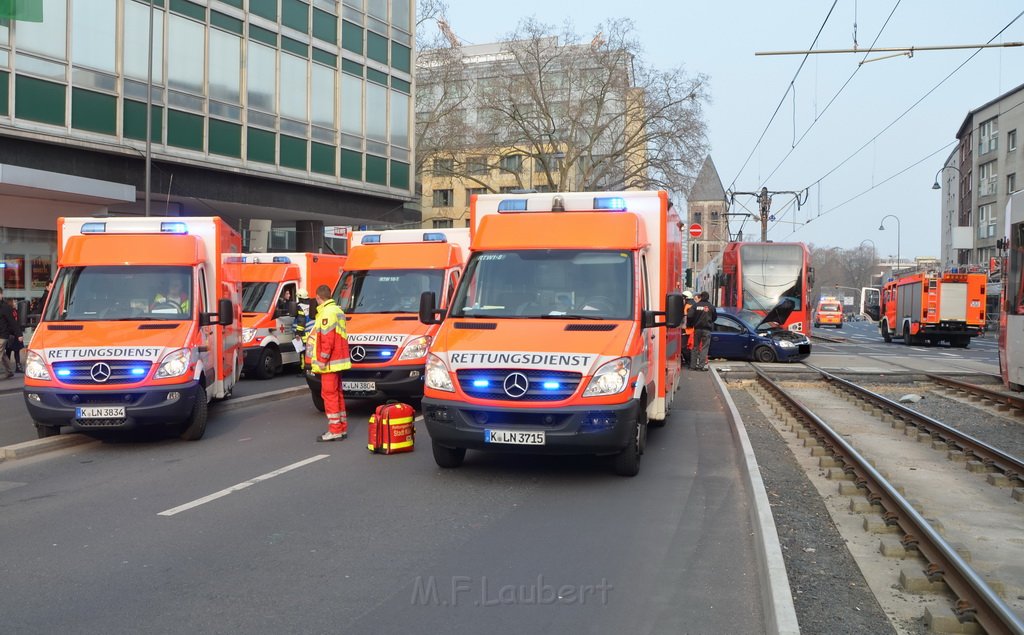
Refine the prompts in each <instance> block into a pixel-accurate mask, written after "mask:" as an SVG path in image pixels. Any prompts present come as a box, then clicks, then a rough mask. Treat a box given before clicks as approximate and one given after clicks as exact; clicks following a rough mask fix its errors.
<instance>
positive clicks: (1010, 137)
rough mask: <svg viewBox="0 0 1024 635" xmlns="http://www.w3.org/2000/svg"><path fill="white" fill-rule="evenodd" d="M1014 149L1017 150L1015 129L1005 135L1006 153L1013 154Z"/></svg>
mask: <svg viewBox="0 0 1024 635" xmlns="http://www.w3.org/2000/svg"><path fill="white" fill-rule="evenodd" d="M1016 149H1017V129H1016V128H1014V129H1013V130H1011V131H1009V132H1007V133H1006V151H1007V152H1013V151H1014V150H1016Z"/></svg>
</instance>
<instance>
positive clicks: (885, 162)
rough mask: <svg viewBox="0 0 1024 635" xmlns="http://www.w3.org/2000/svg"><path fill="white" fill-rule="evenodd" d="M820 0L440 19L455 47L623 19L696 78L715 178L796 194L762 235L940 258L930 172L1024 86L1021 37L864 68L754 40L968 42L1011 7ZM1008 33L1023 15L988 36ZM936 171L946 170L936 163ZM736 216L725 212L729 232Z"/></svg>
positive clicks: (638, 1)
mask: <svg viewBox="0 0 1024 635" xmlns="http://www.w3.org/2000/svg"><path fill="white" fill-rule="evenodd" d="M832 7H833V4H832V0H817V1H814V2H811V1H809V0H804V1H801V2H797V1H794V0H772V1H769V2H766V1H764V0H718V1H711V2H693V1H692V0H633V1H632V2H623V1H622V0H619V1H617V2H613V1H610V0H564V1H562V2H551V1H550V0H515V1H513V2H507V3H506V2H480V1H479V0H448V17H449V24H450V26H451V28H452V30H453V31H454V32H455V33H456V35H457V36H458V37H459V38H460V39H461V40H462V41H463V42H464V43H467V44H485V43H489V42H495V41H500V40H502V39H504V37H505V36H507V35H508V34H509V33H510V32H511V31H512V30H513V29H514V27H515V26H516V24H517V23H518V22H519V21H520V20H522V19H524V18H527V17H535V18H537V19H538V20H540V21H542V22H543V23H545V24H550V25H552V27H556V28H553V31H557V27H558V26H560V25H562V24H563V23H565V22H566V21H569V22H571V23H572V25H573V27H574V29H575V31H576V32H577V33H579V34H581V35H585V36H586V37H587V38H588V39H589V37H590V36H591V35H592V34H593V33H595V32H596V29H597V25H598V24H600V23H601V22H603V21H605V20H606V19H608V18H621V17H628V18H631V19H632V20H633V21H634V23H635V25H636V34H637V35H638V36H639V37H640V39H641V40H642V41H643V42H644V44H643V46H644V51H643V58H644V59H645V60H646V62H647V63H648V64H649V65H651V66H654V67H656V68H660V69H665V70H667V69H671V68H675V67H678V66H683V67H684V68H685V69H686V71H687V72H688V73H690V74H696V73H702V74H705V75H707V76H708V79H709V82H710V93H711V103H709V104H708V105H707V106H706V110H705V118H706V121H707V125H708V143H709V145H710V154H711V157H712V159H713V160H714V162H715V165H716V167H717V168H718V172H719V176H720V177H721V179H722V185H723V187H725V188H726V189H727V190H732V191H737V192H740V191H744V192H751V191H757V190H760V188H761V187H762V186H767V187H768V189H769V190H773V191H804V190H806V200H805V201H804V202H803V203H802V204H801V205H800V206H799V209H797V206H796V205H795V204H794V203H793V197H792V196H790V195H784V194H780V195H777V196H775V197H774V200H773V205H772V212H773V214H775V215H776V217H777V219H778V220H777V222H775V223H769V231H768V239H769V240H774V241H779V242H782V241H802V242H806V243H812V244H814V245H816V246H820V247H842V248H846V249H853V248H857V247H859V246H861V245H864V246H865V247H871V246H872V245H873V246H874V247H876V249H877V252H878V253H879V255H882V256H888V255H891V256H896V255H897V252H899V255H900V256H901V257H902V258H903V259H909V258H913V257H915V256H934V257H939V255H940V242H941V230H940V214H941V207H940V205H941V201H940V195H941V193H940V192H939V191H936V190H932V189H931V186H932V184H933V183H934V182H935V178H936V172H937V171H938V170H939V169H941V168H942V166H943V164H944V162H945V160H946V158H947V157H948V156H949V154H950V152H952V150H953V149H954V147H955V145H954V144H955V141H956V132H957V130H958V129H959V128H960V125H961V124H962V123H963V121H964V118H965V117H966V116H967V113H968V112H969V111H971V110H972V109H974V108H977V107H979V106H981V105H982V104H984V103H986V102H988V101H990V100H992V99H994V98H996V97H997V96H999V95H1001V94H1002V93H1004V92H1006V91H1008V90H1010V89H1012V88H1015V87H1017V86H1019V85H1021V84H1024V47H1015V48H993V49H982V50H981V51H980V52H977V49H961V50H947V51H919V52H915V53H914V55H913V56H912V57H910V58H908V57H906V56H898V57H894V58H892V59H885V60H878V61H873V62H869V63H866V64H863V65H859V62H860V61H861V60H862V59H864V58H865V54H864V53H859V54H853V53H849V54H835V55H810V56H807V59H806V61H804V56H803V55H783V56H755V52H764V51H805V50H808V49H809V48H811V43H812V42H813V41H814V39H815V36H816V35H817V34H818V32H819V30H820V31H821V34H820V36H818V42H817V45H816V46H815V47H814V48H817V49H848V48H853V45H854V33H855V32H856V41H857V44H858V48H860V49H864V48H867V47H869V46H870V45H871V44H872V42H874V41H875V38H876V37H877V38H878V39H877V42H876V43H875V46H877V47H896V46H936V45H964V44H968V45H969V44H982V43H985V42H988V41H989V40H990V39H992V38H993V36H996V34H997V33H999V31H1000V30H1002V29H1003V28H1004V27H1006V26H1007V24H1009V23H1011V21H1013V20H1014V18H1016V17H1017V16H1018V14H1019V13H1021V11H1022V10H1024V5H1022V4H1021V3H1020V1H1019V0H985V1H983V2H963V1H962V0H960V1H947V0H900V1H897V0H836V3H835V6H834V8H832ZM894 7H895V11H894ZM830 9H831V15H829V13H830ZM890 14H891V18H890V17H889V16H890ZM826 16H828V18H827V20H826ZM887 19H888V23H886V21H887ZM823 24H824V27H822V25H823ZM855 24H856V30H855V26H854V25H855ZM883 25H884V29H883ZM429 27H430V25H423V26H422V27H421V28H422V29H423V30H426V29H428V28H429ZM879 33H880V34H879ZM1022 41H1024V16H1022V17H1020V18H1019V19H1017V20H1016V21H1015V22H1013V23H1012V24H1011V25H1010V26H1009V28H1007V29H1006V30H1005V31H1003V32H1002V35H1000V36H998V37H996V39H995V40H993V43H999V42H1022ZM975 52H977V54H976V55H974V57H973V58H972V59H970V61H967V62H966V64H964V65H963V67H962V68H960V69H959V70H956V69H957V67H959V66H960V65H961V64H963V63H964V62H965V60H967V59H968V58H969V57H970V56H971V55H972V54H974V53H975ZM878 56H880V54H874V55H870V56H868V58H869V59H870V58H872V57H878ZM801 62H803V67H802V69H800V70H799V73H798V72H797V71H798V68H799V67H800V65H801ZM855 71H856V74H854V72H855ZM951 73H952V75H951V76H950V77H949V78H948V79H945V78H946V77H947V76H949V75H950V74H951ZM851 75H853V77H852V79H850V77H851ZM794 77H795V78H796V79H795V81H794ZM944 79H945V81H944V82H943V80H944ZM847 80H849V83H848V84H847V85H846V87H845V89H843V90H842V92H840V93H839V94H838V97H835V100H834V101H833V102H832V103H831V105H830V106H827V105H828V104H829V102H830V101H831V100H832V99H833V96H835V95H836V93H837V92H838V91H839V90H840V88H841V87H842V86H843V84H844V83H846V82H847ZM940 82H943V83H941V84H940ZM791 83H792V85H793V88H792V89H790V90H788V91H787V89H789V87H790V84H791ZM919 100H920V103H918V104H917V105H916V106H914V104H915V102H918V101H919ZM780 102H781V103H782V106H781V107H780V108H779V109H778V114H777V115H776V116H775V118H774V120H773V121H771V124H770V125H769V121H770V120H772V114H773V112H775V111H776V108H777V107H779V104H780ZM826 106H827V107H826ZM912 106H913V108H911V107H912ZM908 109H910V110H909V112H907V111H908ZM904 113H905V114H904ZM901 115H902V117H901ZM883 131H884V132H883ZM1000 132H1001V133H1005V131H1003V130H1000ZM762 133H763V134H764V137H763V139H762V140H761V141H760V143H758V138H759V137H761V136H762ZM797 141H798V142H797ZM794 142H797V143H796V144H795V147H794ZM748 157H749V160H748ZM950 175H952V176H955V175H956V173H955V172H954V171H952V170H947V171H946V175H945V176H950ZM1000 177H1001V178H1004V175H1000ZM1003 182H1004V183H1005V180H1004V181H1003ZM736 203H737V204H736V206H734V208H733V210H732V211H734V212H736V211H744V210H743V208H742V207H741V206H740V204H742V205H745V206H746V207H747V208H748V209H749V210H751V211H756V210H757V205H756V202H755V201H754V200H753V199H752V198H750V197H746V196H737V197H736ZM888 214H892V215H894V216H896V217H897V218H898V219H899V220H898V221H895V222H894V221H893V219H891V218H890V219H887V220H886V221H885V223H884V224H885V228H886V229H885V230H884V231H879V229H878V228H879V224H880V223H881V222H882V218H883V217H885V216H886V215H888ZM739 220H740V219H738V218H733V219H732V221H733V227H732V230H733V231H735V230H736V229H737V228H738V226H739ZM897 228H898V231H897ZM759 231H760V228H759V226H758V223H756V222H753V221H748V222H746V223H745V225H744V226H743V233H744V235H745V236H746V237H747V238H750V237H751V236H757V235H758V234H759ZM897 234H899V236H898V237H899V241H898V242H899V244H898V245H897ZM865 241H871V242H865Z"/></svg>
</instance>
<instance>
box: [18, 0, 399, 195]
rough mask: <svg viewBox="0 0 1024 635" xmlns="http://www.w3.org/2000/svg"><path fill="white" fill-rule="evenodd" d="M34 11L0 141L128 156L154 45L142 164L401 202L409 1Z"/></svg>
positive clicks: (261, 1)
mask: <svg viewBox="0 0 1024 635" xmlns="http://www.w3.org/2000/svg"><path fill="white" fill-rule="evenodd" d="M38 1H39V2H40V4H41V9H42V21H24V20H0V132H2V128H4V127H6V128H9V129H14V130H16V131H18V132H19V133H23V134H31V135H36V136H39V137H42V138H44V139H46V138H47V137H49V138H53V137H59V138H60V139H61V142H62V143H68V144H71V145H77V146H81V147H85V148H89V149H93V150H101V151H106V152H114V153H118V152H120V153H124V154H128V155H131V156H132V157H134V158H138V157H139V156H141V154H142V152H143V151H144V148H145V136H146V98H147V88H148V70H149V69H147V59H148V55H149V46H150V41H152V58H153V64H152V110H151V115H152V134H151V141H152V152H153V157H154V158H155V159H160V160H162V161H173V162H184V163H189V164H193V165H197V166H200V167H207V168H210V169H219V170H224V169H227V170H231V171H235V172H239V173H242V174H250V175H254V176H271V177H274V178H283V179H288V180H293V179H294V180H296V181H300V182H303V183H309V184H313V185H317V186H327V187H336V188H338V189H343V190H350V191H356V192H365V193H370V194H375V195H378V196H384V197H390V198H394V199H404V200H409V199H410V198H411V194H412V187H413V178H412V175H411V173H410V164H411V163H412V148H413V146H412V121H413V120H412V116H413V104H412V82H413V77H412V74H411V69H412V51H413V24H414V15H413V11H414V3H413V0H344V1H341V2H339V1H335V0H153V1H152V3H150V2H146V1H140V0H38ZM151 7H152V10H153V31H152V40H150V36H149V33H150V31H149V24H150V8H151Z"/></svg>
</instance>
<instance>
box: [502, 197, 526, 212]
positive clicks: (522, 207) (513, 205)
mask: <svg viewBox="0 0 1024 635" xmlns="http://www.w3.org/2000/svg"><path fill="white" fill-rule="evenodd" d="M498 211H499V212H525V211H526V199H525V198H506V199H505V200H503V201H501V202H500V203H498Z"/></svg>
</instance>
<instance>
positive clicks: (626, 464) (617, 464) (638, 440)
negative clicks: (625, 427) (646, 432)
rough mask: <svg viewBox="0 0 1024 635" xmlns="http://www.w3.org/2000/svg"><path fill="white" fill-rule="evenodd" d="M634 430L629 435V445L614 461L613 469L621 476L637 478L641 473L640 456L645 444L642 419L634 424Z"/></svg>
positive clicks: (638, 418)
mask: <svg viewBox="0 0 1024 635" xmlns="http://www.w3.org/2000/svg"><path fill="white" fill-rule="evenodd" d="M632 427H633V430H632V433H631V434H630V435H629V444H628V445H626V447H625V448H623V450H622V452H619V453H618V454H616V455H615V457H614V458H613V459H612V468H613V469H614V470H615V473H616V474H618V475H619V476H636V475H637V474H639V473H640V454H641V445H642V443H643V440H642V435H643V429H642V428H643V426H641V425H640V417H639V416H638V417H637V420H636V421H634V422H633V426H632Z"/></svg>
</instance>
